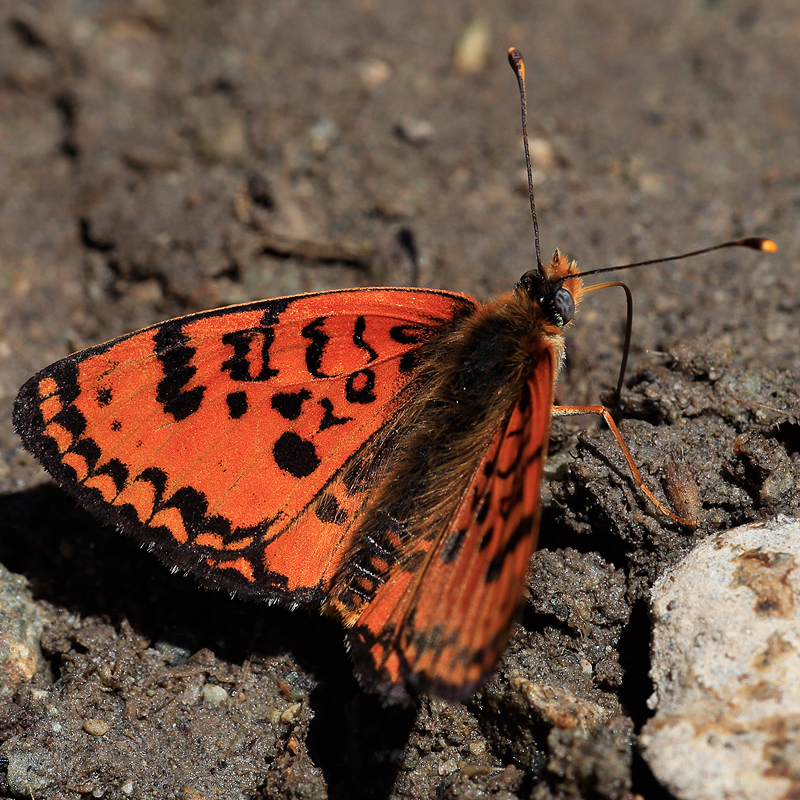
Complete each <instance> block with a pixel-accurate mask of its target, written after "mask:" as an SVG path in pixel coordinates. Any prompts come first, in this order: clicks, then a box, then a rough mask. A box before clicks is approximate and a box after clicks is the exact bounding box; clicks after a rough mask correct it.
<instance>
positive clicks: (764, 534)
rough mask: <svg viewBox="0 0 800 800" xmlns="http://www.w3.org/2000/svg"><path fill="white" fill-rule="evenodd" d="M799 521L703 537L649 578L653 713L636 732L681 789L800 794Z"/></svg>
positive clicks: (695, 796) (768, 798)
mask: <svg viewBox="0 0 800 800" xmlns="http://www.w3.org/2000/svg"><path fill="white" fill-rule="evenodd" d="M798 566H800V521H798V520H796V519H790V518H788V517H781V518H779V519H777V520H775V521H772V522H770V523H764V524H754V525H746V526H744V527H741V528H736V529H734V530H731V531H727V532H726V533H723V534H720V535H717V536H714V537H712V538H710V539H707V540H706V541H704V542H702V543H701V544H699V545H698V546H697V547H696V548H695V549H694V550H693V551H692V552H691V553H690V554H689V555H688V556H687V557H686V558H685V559H684V560H683V561H682V562H681V563H679V564H678V565H677V566H675V567H674V568H673V569H672V570H670V571H669V572H668V573H666V574H665V575H663V576H662V577H661V578H660V579H659V580H658V581H657V583H656V585H655V586H654V587H653V593H652V598H651V615H652V618H653V622H654V630H653V645H652V668H651V673H650V674H651V677H652V679H653V683H654V684H655V693H654V694H653V696H652V697H651V698H650V701H649V704H650V706H651V708H656V709H657V713H656V715H655V717H653V719H651V720H650V721H649V722H648V723H647V724H646V725H645V726H644V729H643V731H642V734H641V739H640V741H641V744H642V747H643V750H644V757H645V759H646V760H647V763H648V764H649V765H650V768H651V769H652V770H653V773H654V775H655V776H656V778H657V779H658V780H659V781H660V782H661V783H662V784H664V785H665V786H666V787H667V788H668V789H669V790H670V791H671V792H672V793H674V794H675V795H676V796H677V797H679V798H682V800H745V798H746V799H748V800H749V799H750V798H753V800H756V798H757V800H772V798H775V800H777V799H778V798H782V799H785V798H788V797H797V796H799V795H800V570H798V569H797V567H798Z"/></svg>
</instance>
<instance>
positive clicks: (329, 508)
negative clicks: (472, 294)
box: [14, 289, 475, 602]
mask: <svg viewBox="0 0 800 800" xmlns="http://www.w3.org/2000/svg"><path fill="white" fill-rule="evenodd" d="M474 307H475V306H474V301H472V300H471V299H470V298H467V297H464V296H462V295H456V294H451V293H447V292H437V291H431V290H405V289H370V290H363V289H359V290H345V291H338V292H328V293H321V294H317V295H301V296H297V297H289V298H280V299H277V300H270V301H264V302H259V303H249V304H244V305H241V306H233V307H230V308H225V309H219V310H216V311H211V312H203V313H199V314H194V315H190V316H187V317H182V318H179V319H175V320H170V321H169V322H166V323H163V324H161V325H156V326H153V327H151V328H147V329H144V330H142V331H138V332H136V333H133V334H130V335H128V336H123V337H121V338H119V339H116V340H113V341H111V342H108V343H106V344H104V345H100V346H98V347H94V348H91V349H89V350H85V351H82V352H79V353H76V354H74V355H72V356H69V357H67V358H65V359H63V360H62V361H59V362H57V363H56V364H53V365H52V366H50V367H48V368H47V369H45V370H43V371H42V372H40V373H39V374H38V375H36V376H34V377H33V378H31V379H30V380H29V381H28V382H27V383H26V384H25V386H24V387H23V388H22V390H21V391H20V394H19V397H18V399H17V403H16V406H15V415H14V421H15V426H16V428H17V430H18V432H19V433H20V435H21V437H22V439H23V441H24V442H25V444H26V446H27V447H28V449H30V450H31V451H32V452H33V453H34V454H35V455H36V456H37V457H38V458H39V460H40V461H41V462H42V463H43V464H44V466H45V467H46V468H47V470H48V471H49V472H50V473H51V474H52V475H53V477H55V478H56V479H57V480H58V481H59V482H60V483H61V484H62V485H64V486H65V487H66V488H67V489H69V490H70V491H71V492H72V493H73V494H74V495H75V496H76V497H77V498H78V499H79V500H80V501H81V503H82V504H83V505H85V506H86V507H88V508H90V509H91V510H93V511H94V512H95V513H96V514H98V516H100V517H101V518H103V519H105V520H106V521H108V522H111V523H113V524H116V525H118V526H119V527H121V528H123V529H124V530H126V531H127V532H128V533H130V534H132V535H134V536H135V537H136V538H138V539H139V540H140V541H142V542H145V543H147V544H148V545H150V546H152V547H153V548H154V549H155V550H157V551H158V552H159V554H160V555H161V556H162V557H163V558H164V559H165V560H166V561H167V562H168V563H170V564H171V565H174V566H178V567H180V568H182V569H185V570H187V571H189V572H192V573H193V574H195V575H196V576H197V577H199V578H201V579H202V580H204V581H206V582H208V583H213V585H214V586H217V587H223V588H228V589H231V590H235V591H240V592H243V593H247V594H252V595H255V596H260V597H267V598H275V599H282V600H287V601H290V602H303V601H307V602H310V601H319V600H321V599H322V598H323V597H324V594H325V589H326V586H327V583H328V582H329V581H330V579H331V577H332V575H333V573H334V572H335V570H336V567H337V565H338V562H339V559H340V558H341V556H342V554H343V553H344V552H346V550H347V546H348V544H349V537H350V536H351V535H352V530H351V526H350V522H351V521H352V519H353V518H354V516H355V514H356V511H357V509H358V507H359V504H360V503H361V502H362V495H363V492H364V491H365V487H364V486H363V485H362V486H355V485H353V483H352V482H351V483H350V485H348V482H347V481H346V480H345V478H346V476H347V474H348V470H347V465H348V463H349V462H350V461H351V460H352V459H354V458H356V457H357V454H358V451H359V449H360V448H361V447H362V446H363V445H364V443H365V442H367V441H368V440H370V437H372V436H373V435H374V434H375V433H376V431H378V430H380V428H381V426H383V425H384V424H386V421H387V419H388V418H390V417H391V415H392V414H393V413H394V405H395V402H396V397H397V396H398V392H399V391H400V390H401V389H402V387H403V386H404V385H406V384H407V383H408V381H409V380H410V379H411V378H412V377H413V375H414V374H415V371H416V368H417V366H418V365H417V357H416V353H417V351H418V350H419V349H420V347H421V346H422V345H423V344H424V343H425V342H427V341H430V340H431V339H432V338H435V337H436V336H438V335H440V333H441V331H442V330H445V329H447V328H448V326H450V325H451V324H452V323H453V322H454V320H456V319H457V318H459V317H460V316H463V315H465V314H469V313H471V311H472V310H473V309H474Z"/></svg>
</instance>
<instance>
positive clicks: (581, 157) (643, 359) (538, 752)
mask: <svg viewBox="0 0 800 800" xmlns="http://www.w3.org/2000/svg"><path fill="white" fill-rule="evenodd" d="M481 14H483V15H485V16H484V17H483V20H484V22H485V26H484V28H483V30H484V31H485V32H486V33H487V34H488V36H489V40H488V43H487V49H486V51H485V52H486V55H485V61H481V59H480V58H478V59H477V62H476V64H475V69H474V70H469V69H467V70H465V69H463V68H462V69H459V66H458V65H459V63H462V62H460V61H459V57H457V56H456V53H457V52H458V48H459V43H461V44H462V45H463V43H464V42H465V37H466V34H467V32H468V31H470V30H471V31H472V32H473V33H474V32H475V31H476V30H478V29H480V24H478V23H480V15H481ZM476 20H477V23H476ZM798 32H800V6H798V4H797V3H796V2H795V1H794V0H773V2H770V3H767V2H759V1H758V0H697V2H688V3H686V2H683V3H679V2H677V1H676V0H666V1H665V2H658V3H656V2H644V3H643V2H635V0H623V1H622V2H605V3H592V2H584V3H581V2H578V3H545V2H539V0H536V1H535V2H527V3H522V2H505V1H502V0H501V1H500V2H495V3H491V4H486V5H485V6H481V5H480V4H477V3H469V2H449V3H424V2H420V1H419V0H416V1H414V0H411V1H409V0H405V1H404V2H398V0H386V1H385V2H380V3H379V2H376V1H375V0H346V1H343V2H338V3H334V2H313V1H312V2H298V1H297V0H270V2H263V1H262V0H239V2H231V1H230V0H217V1H216V2H210V0H207V1H206V2H199V1H198V0H185V1H184V2H180V3H179V2H172V3H170V2H166V1H165V0H136V1H134V0H131V1H130V2H122V0H119V2H117V0H105V1H104V2H86V1H85V0H84V1H83V2H81V1H80V0H74V2H55V0H50V2H47V1H46V0H29V1H28V2H21V0H19V1H18V0H5V2H3V3H2V5H0V288H1V289H2V292H0V320H2V326H1V328H0V448H1V450H0V453H1V454H2V458H0V488H2V491H3V494H2V495H0V519H2V520H3V522H2V523H0V524H2V526H3V529H2V535H1V536H0V561H2V563H4V564H5V565H6V566H7V567H8V568H9V569H10V570H11V571H13V572H17V573H21V574H23V575H25V576H26V577H27V578H28V579H29V581H30V584H31V589H32V592H33V597H34V598H35V599H36V600H37V602H38V605H37V608H38V613H39V614H40V615H41V617H42V618H43V619H44V621H45V634H44V636H43V639H42V650H43V653H44V657H45V661H44V662H43V667H42V669H41V670H40V671H39V673H38V674H37V675H36V676H35V678H34V679H33V681H32V682H30V683H23V684H18V683H11V684H7V685H6V686H5V689H4V691H3V693H2V694H0V740H3V741H4V744H3V745H2V749H0V756H2V760H0V768H2V766H3V765H5V764H6V763H7V764H8V767H7V771H8V778H7V779H6V778H5V776H0V796H2V795H3V794H4V793H5V795H7V796H26V797H35V798H36V800H47V799H48V798H79V797H84V796H85V797H89V796H93V797H106V798H125V797H134V798H159V800H161V799H163V798H186V799H189V800H191V798H226V799H227V798H238V797H242V798H249V797H264V798H322V797H326V796H327V797H331V798H381V797H390V796H394V797H397V798H435V797H446V798H456V797H458V798H479V797H481V798H483V797H493V798H504V799H508V800H511V798H527V797H536V798H542V800H544V799H545V798H575V797H604V798H625V797H630V796H632V795H633V794H637V793H638V794H640V795H644V796H647V797H648V798H653V797H661V796H665V795H664V794H663V790H661V789H660V788H659V787H658V786H657V785H656V784H655V781H654V779H653V778H652V776H651V774H650V773H649V771H648V770H647V767H646V765H645V764H644V763H643V762H642V761H641V760H640V758H639V756H638V755H637V753H636V749H635V734H636V731H637V730H638V728H639V727H640V726H641V724H642V723H643V722H644V720H645V719H646V718H647V716H648V714H649V713H650V712H649V711H648V710H647V707H646V700H647V697H648V695H649V693H650V690H651V689H650V684H649V679H648V677H647V670H648V644H649V623H648V620H647V615H646V607H645V601H646V598H647V596H648V591H649V587H650V586H651V585H652V582H653V580H654V579H655V578H656V577H657V576H658V575H659V574H660V572H661V571H662V570H663V569H664V567H665V566H667V565H668V564H670V563H672V562H674V561H675V560H676V559H678V558H679V557H680V556H681V555H682V554H683V553H685V552H686V551H687V550H688V549H689V548H691V547H692V545H693V543H694V542H696V541H697V540H698V539H699V538H701V537H705V536H707V535H709V534H710V533H712V532H714V531H717V530H721V529H724V528H727V527H730V526H732V525H736V524H739V523H741V522H744V521H747V520H752V519H756V518H761V517H764V516H768V515H772V514H775V513H777V512H781V511H782V512H787V513H795V514H797V513H800V508H798V506H800V495H799V493H798V486H800V394H799V393H798V389H797V376H798V375H800V324H798V318H799V315H800V265H799V264H798V257H797V253H798V244H800V226H798V224H797V214H798V208H800V136H798V128H797V125H798V120H799V119H800V83H798V80H797V75H798V68H800V64H799V63H798V55H797V54H798V49H799V48H800V40H799V39H798ZM478 38H479V37H478ZM511 44H514V45H516V46H517V47H519V48H520V50H522V52H523V54H524V55H525V56H526V61H527V69H528V87H529V95H530V96H529V104H530V129H531V136H532V137H534V138H535V139H538V140H541V142H540V143H539V144H537V146H536V147H535V148H534V154H535V158H534V160H535V162H536V163H535V165H534V169H535V172H536V175H537V203H538V212H539V220H540V225H541V228H542V239H543V241H542V247H543V250H544V251H545V252H549V251H550V250H552V249H553V248H554V247H555V246H558V247H559V248H560V249H561V250H562V252H565V253H567V254H568V255H569V256H570V257H572V258H576V259H577V260H578V263H579V264H581V265H582V267H583V268H584V269H590V268H592V267H602V266H608V265H611V264H616V263H625V262H630V261H636V260H641V259H645V258H651V257H657V256H662V255H668V254H671V253H675V252H680V251H685V250H688V249H695V248H698V247H702V246H705V245H709V244H715V243H717V242H720V241H724V240H726V239H730V238H734V237H738V236H742V235H745V234H748V235H764V236H770V237H771V238H774V239H775V240H776V241H777V242H778V244H779V247H780V249H779V251H778V253H777V254H776V255H775V256H772V257H769V256H765V255H762V254H759V253H754V252H751V251H730V250H726V251H722V252H720V253H714V254H712V255H709V256H705V257H701V258H698V259H694V260H690V261H684V262H678V263H674V264H669V265H664V266H661V267H646V268H644V269H642V270H639V271H633V272H631V273H628V274H627V277H626V278H625V280H626V281H627V282H628V283H629V284H630V285H631V288H632V290H633V293H634V298H635V304H636V317H635V321H634V333H633V347H632V351H631V362H630V363H631V366H630V369H629V377H628V381H627V386H626V389H625V392H624V394H623V397H622V400H621V402H620V403H619V405H618V408H617V409H616V411H618V412H619V414H618V416H619V418H620V419H623V420H627V421H624V422H623V423H622V425H621V429H622V431H623V433H624V435H625V437H626V440H627V442H628V444H629V446H630V448H631V451H632V453H633V456H634V458H635V460H636V462H637V464H638V465H639V467H640V469H641V470H642V474H643V476H644V477H645V480H646V481H647V482H648V484H649V485H650V486H651V487H652V488H653V490H654V491H655V492H656V494H657V495H658V496H659V497H661V498H662V499H665V500H666V498H667V497H669V500H670V502H671V503H672V504H673V505H674V506H675V507H678V508H686V509H689V510H692V509H694V510H695V511H697V510H699V516H700V521H701V524H700V526H699V527H698V529H697V530H696V531H690V530H687V529H685V528H681V527H679V526H676V525H673V524H671V523H669V522H668V521H665V520H664V519H663V518H661V517H657V516H655V515H654V514H653V513H652V511H651V510H650V508H649V506H648V504H647V503H646V501H645V500H644V499H643V498H642V496H641V494H640V493H639V492H637V491H636V489H635V487H634V485H633V483H632V481H631V479H630V475H629V473H628V471H627V467H626V465H625V462H624V459H623V458H622V456H621V453H620V452H619V449H618V447H617V446H616V444H615V442H614V440H613V438H612V437H611V435H610V434H609V432H608V431H607V430H604V429H601V428H599V427H598V426H597V425H596V424H595V422H594V421H589V422H587V423H584V424H582V425H581V424H580V423H578V422H576V421H575V420H569V421H563V420H559V421H557V422H556V423H555V425H554V431H553V442H552V445H551V461H550V465H549V476H548V485H547V486H546V487H545V495H546V501H547V502H546V507H545V511H544V518H543V522H542V530H541V546H542V548H543V549H542V550H541V551H540V552H539V553H538V554H537V555H536V556H535V557H534V559H533V562H532V565H531V572H530V582H529V583H530V589H529V597H528V602H527V607H526V610H525V612H524V614H523V615H522V617H521V624H520V625H519V626H518V627H517V629H516V631H515V635H514V638H513V641H512V643H511V645H510V646H509V649H508V652H507V654H506V657H505V658H504V660H503V662H502V664H501V665H500V668H499V669H498V671H497V673H496V674H495V675H494V676H492V678H491V679H490V681H489V682H488V683H487V685H486V686H485V687H484V689H483V690H482V691H481V692H480V693H479V694H478V695H477V696H476V697H475V698H474V699H473V700H472V701H470V702H469V703H467V704H465V705H460V704H448V703H443V702H440V701H438V700H432V699H428V698H420V700H419V702H418V706H417V707H416V708H415V709H405V710H404V709H397V708H389V709H385V708H383V707H382V706H381V704H380V702H379V701H378V700H377V699H376V698H375V697H373V696H370V695H368V694H365V693H364V692H362V691H361V690H360V689H359V688H358V686H357V685H356V682H355V680H354V678H353V676H352V672H351V670H350V666H349V661H348V658H347V656H346V654H345V651H344V648H343V646H342V644H341V639H342V635H341V630H340V629H339V627H338V626H337V625H336V624H335V623H333V622H332V621H329V620H326V619H322V618H319V617H316V616H313V615H307V614H304V613H302V612H295V613H290V612H289V611H286V610H280V609H276V608H274V607H266V606H259V605H256V604H245V603H242V602H239V601H236V600H231V599H230V598H228V597H227V596H226V595H223V594H221V593H219V594H217V593H213V592H207V591H205V590H203V589H201V588H199V587H197V586H196V585H195V584H194V583H193V582H192V581H191V580H190V579H187V578H184V577H179V576H173V575H170V574H169V572H168V571H167V570H165V569H164V568H163V567H162V566H161V564H160V563H158V562H157V561H156V559H154V558H153V557H152V556H149V555H148V554H147V553H145V552H144V551H142V550H140V549H138V548H137V547H136V546H135V545H133V544H132V543H131V542H130V541H128V540H127V539H125V538H123V537H121V536H119V535H118V534H116V533H115V532H114V531H112V530H109V529H105V528H103V527H101V526H100V525H99V524H98V523H97V522H95V521H94V520H93V519H92V517H90V516H89V515H88V514H86V513H84V512H83V511H81V510H79V509H76V508H75V505H74V503H73V501H72V500H71V499H69V498H68V497H67V496H66V495H65V494H64V493H62V492H61V491H60V490H59V489H57V488H56V487H54V486H53V485H52V483H50V482H49V481H48V479H47V477H46V476H45V475H44V473H43V472H41V471H40V470H39V468H38V466H37V465H36V464H35V462H34V461H33V459H32V458H30V457H29V456H28V455H27V454H26V453H25V452H24V451H23V450H22V448H21V445H20V443H19V441H18V440H17V438H16V437H15V435H14V433H13V430H12V428H11V424H10V413H11V406H12V402H13V398H14V395H15V393H16V390H17V388H18V387H19V386H20V385H21V384H22V382H23V381H24V380H25V379H26V378H27V377H28V376H29V375H30V374H32V373H33V372H35V371H36V370H38V369H40V368H42V367H44V366H45V365H47V364H48V363H50V362H51V361H53V360H55V359H57V358H60V357H62V356H64V355H66V354H68V353H69V352H71V351H73V350H75V349H78V348H81V347H84V346H88V345H90V344H94V343H96V342H99V341H103V340H106V339H109V338H111V337H114V336H116V335H118V334H121V333H124V332H127V331H129V330H133V329H135V328H137V327H141V326H144V325H146V324H150V323H153V322H157V321H159V320H161V319H166V318H169V317H172V316H176V315H178V314H181V313H186V312H189V311H194V310H199V309H204V308H211V307H214V306H219V305H225V304H228V303H232V302H239V301H244V300H249V299H259V298H265V297H273V296H279V295H286V294H292V293H296V292H301V291H308V290H321V289H330V288H338V287H344V286H367V285H383V284H386V285H408V284H410V283H417V284H418V285H423V286H433V287H440V288H446V289H451V290H455V291H462V292H467V293H469V294H471V295H473V296H476V297H478V298H479V299H485V298H488V297H490V296H492V295H495V294H497V293H499V292H500V291H503V290H506V289H508V288H509V287H510V286H511V285H512V284H513V283H514V282H515V281H516V279H517V278H518V277H519V275H520V274H522V273H523V272H524V271H526V270H527V269H529V268H530V267H531V265H532V253H533V242H532V236H531V231H530V227H531V226H530V218H529V216H528V208H527V197H526V189H525V179H524V172H523V161H522V152H521V144H520V133H519V110H518V99H517V93H516V91H517V90H516V83H515V81H514V78H513V75H512V73H511V71H510V69H509V67H508V65H507V63H506V49H507V47H508V46H509V45H511ZM468 54H471V55H473V56H476V55H477V56H480V55H481V47H480V43H479V46H478V47H477V48H476V47H473V49H472V50H470V51H469V53H468ZM623 333H624V304H623V302H622V297H621V293H619V296H617V295H616V293H615V291H610V292H602V293H598V294H593V295H591V296H590V297H587V298H586V300H585V301H584V303H583V305H582V307H581V308H580V310H579V313H578V316H577V319H576V325H575V326H574V329H573V330H572V332H571V333H570V336H569V345H568V347H569V361H568V364H567V367H566V369H565V371H564V373H563V374H562V377H561V379H560V383H559V387H558V400H559V402H561V403H572V404H587V403H597V402H599V400H598V398H599V397H600V396H601V395H603V394H604V393H606V394H607V393H608V390H609V389H610V388H611V387H612V386H613V384H614V381H615V380H616V370H617V365H618V363H619V358H620V345H621V340H622V337H623ZM615 413H616V412H615ZM0 638H2V637H0ZM542 687H544V688H542ZM222 690H224V692H225V694H224V695H223V694H221V692H222ZM534 690H535V691H534ZM555 690H558V691H555ZM548 691H554V692H555V694H557V695H558V698H557V699H553V698H552V697H550V696H549V695H548V694H547V692H548ZM220 699H221V702H220ZM0 772H2V769H0Z"/></svg>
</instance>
